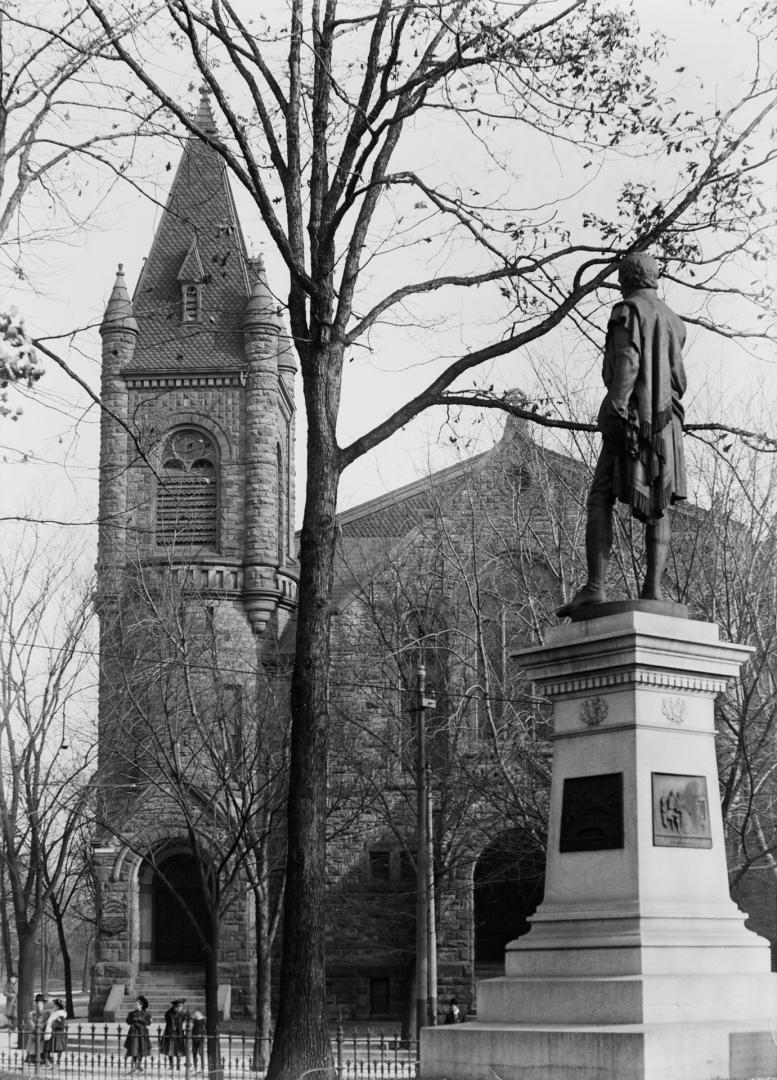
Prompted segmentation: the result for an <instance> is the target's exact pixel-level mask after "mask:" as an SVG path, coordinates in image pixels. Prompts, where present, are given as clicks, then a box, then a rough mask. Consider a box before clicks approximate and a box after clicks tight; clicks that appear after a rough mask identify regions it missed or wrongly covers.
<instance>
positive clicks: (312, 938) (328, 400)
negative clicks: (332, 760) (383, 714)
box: [267, 345, 342, 1080]
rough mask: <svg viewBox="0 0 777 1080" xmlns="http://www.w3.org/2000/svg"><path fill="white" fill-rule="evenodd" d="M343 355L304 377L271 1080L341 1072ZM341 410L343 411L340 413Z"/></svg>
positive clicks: (326, 358)
mask: <svg viewBox="0 0 777 1080" xmlns="http://www.w3.org/2000/svg"><path fill="white" fill-rule="evenodd" d="M341 363H342V356H341V355H332V353H331V352H330V351H329V350H328V349H327V348H326V347H325V346H323V345H320V346H319V350H318V352H317V355H316V356H315V357H313V358H311V359H310V360H309V364H308V365H307V370H306V371H305V370H304V369H303V371H304V374H305V397H306V405H307V414H308V454H307V459H308V477H307V491H306V498H305V516H304V521H303V526H302V538H301V549H300V584H299V608H298V616H297V620H298V621H297V651H296V655H295V660H294V672H293V675H292V686H291V713H292V728H291V758H290V771H289V796H288V851H287V864H286V894H285V901H284V908H283V911H284V918H283V954H282V961H281V988H280V1001H279V1007H278V1021H277V1024H276V1029H275V1039H274V1042H273V1050H272V1056H271V1058H270V1066H269V1070H268V1074H267V1076H268V1080H292V1078H298V1077H300V1076H302V1075H303V1074H305V1073H307V1072H310V1071H313V1070H315V1071H317V1080H322V1077H323V1075H324V1072H323V1070H326V1069H328V1068H331V1067H332V1054H331V1047H330V1041H329V1032H328V1028H327V1021H326V980H325V972H324V930H325V923H324V908H325V899H326V898H325V880H326V795H327V749H328V734H329V733H328V672H329V613H330V599H331V594H332V573H333V561H334V544H335V524H336V509H337V488H338V483H339V479H340V464H339V451H338V449H337V445H336V442H335V432H334V422H333V420H332V416H333V415H336V399H337V397H338V391H339V370H340V365H341ZM333 405H334V409H333V408H332V407H333Z"/></svg>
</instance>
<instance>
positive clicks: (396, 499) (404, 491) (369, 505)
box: [338, 450, 493, 541]
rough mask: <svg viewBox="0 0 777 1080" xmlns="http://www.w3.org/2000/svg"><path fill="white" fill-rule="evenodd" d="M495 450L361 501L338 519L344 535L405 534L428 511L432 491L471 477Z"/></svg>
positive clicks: (384, 538)
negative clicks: (366, 500) (374, 497)
mask: <svg viewBox="0 0 777 1080" xmlns="http://www.w3.org/2000/svg"><path fill="white" fill-rule="evenodd" d="M491 454H493V450H487V451H486V452H485V453H483V454H477V455H476V456H475V457H471V458H468V459H467V460H466V461H459V462H457V463H456V464H455V465H449V466H448V467H447V468H445V469H440V470H439V471H438V472H435V473H431V474H430V475H429V476H422V477H421V479H420V480H414V481H413V482H412V483H410V484H405V485H403V486H402V487H400V488H395V490H394V491H389V492H388V493H387V494H386V495H379V496H378V498H376V499H370V500H369V501H368V502H365V503H361V505H359V506H354V507H351V509H350V510H344V511H343V512H342V513H341V514H340V515H339V516H338V521H339V524H340V528H341V530H342V534H343V537H346V536H352V537H354V536H359V537H367V536H373V537H376V538H380V539H383V540H384V541H385V540H386V539H388V538H389V537H396V538H397V539H399V538H400V537H403V536H406V535H407V533H408V532H410V530H411V529H414V528H415V527H416V526H417V525H418V522H419V519H420V518H421V517H423V515H424V514H428V513H429V492H430V491H431V490H433V489H434V490H436V491H438V492H440V490H441V489H446V488H449V487H455V486H457V484H458V482H459V481H461V480H464V479H465V478H467V477H469V476H470V475H471V474H472V472H473V471H475V470H477V469H478V468H480V467H482V466H483V465H484V464H486V462H487V460H488V458H489V456H490V455H491Z"/></svg>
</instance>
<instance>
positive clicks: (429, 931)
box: [415, 663, 437, 1037]
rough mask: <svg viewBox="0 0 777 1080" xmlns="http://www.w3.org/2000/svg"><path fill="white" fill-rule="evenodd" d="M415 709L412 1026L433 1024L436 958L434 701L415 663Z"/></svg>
mask: <svg viewBox="0 0 777 1080" xmlns="http://www.w3.org/2000/svg"><path fill="white" fill-rule="evenodd" d="M416 675H417V680H418V706H417V708H416V817H417V827H416V921H415V926H416V1023H417V1027H418V1032H419V1037H420V1032H421V1028H422V1027H426V1026H428V1025H429V1024H434V1023H435V1022H436V1020H437V956H436V952H437V949H436V931H435V912H434V857H433V850H432V828H431V826H432V814H431V807H430V801H431V784H430V783H429V767H428V765H427V762H426V710H427V709H429V708H434V705H435V701H434V698H431V697H427V696H426V668H425V667H424V665H423V663H419V665H418V669H417V672H416Z"/></svg>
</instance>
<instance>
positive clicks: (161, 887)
mask: <svg viewBox="0 0 777 1080" xmlns="http://www.w3.org/2000/svg"><path fill="white" fill-rule="evenodd" d="M151 872H152V876H151V942H152V961H153V963H156V964H194V963H199V962H202V961H203V960H204V959H205V949H204V946H203V940H202V939H203V937H205V938H206V939H207V937H208V932H209V931H208V928H209V926H210V916H209V914H208V906H207V903H206V899H205V896H204V894H203V889H202V876H201V869H200V866H199V863H198V861H197V860H196V859H195V857H194V855H193V854H192V852H191V851H190V850H188V849H184V848H176V849H170V850H167V851H164V852H161V853H159V854H157V856H156V857H155V858H154V860H153V864H152V865H151ZM198 929H199V932H198Z"/></svg>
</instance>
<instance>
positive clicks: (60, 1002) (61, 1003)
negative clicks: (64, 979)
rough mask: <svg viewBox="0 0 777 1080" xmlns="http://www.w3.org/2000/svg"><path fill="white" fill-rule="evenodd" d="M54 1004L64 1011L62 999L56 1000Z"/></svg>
mask: <svg viewBox="0 0 777 1080" xmlns="http://www.w3.org/2000/svg"><path fill="white" fill-rule="evenodd" d="M54 1004H55V1005H56V1006H57V1008H58V1009H64V1007H65V1006H64V1004H63V1002H62V998H54Z"/></svg>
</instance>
